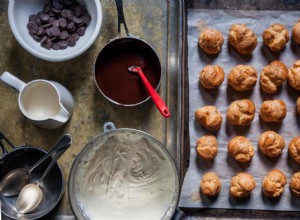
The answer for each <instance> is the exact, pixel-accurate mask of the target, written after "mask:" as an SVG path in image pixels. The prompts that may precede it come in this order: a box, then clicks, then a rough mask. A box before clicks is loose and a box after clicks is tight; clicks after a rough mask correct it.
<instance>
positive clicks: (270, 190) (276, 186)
mask: <svg viewBox="0 0 300 220" xmlns="http://www.w3.org/2000/svg"><path fill="white" fill-rule="evenodd" d="M285 184H286V176H285V175H284V173H283V172H281V171H280V170H271V171H270V172H269V173H268V174H267V175H266V176H265V177H264V179H263V186H262V187H263V194H264V195H265V196H267V197H269V198H275V197H279V196H280V195H281V193H283V191H284V185H285Z"/></svg>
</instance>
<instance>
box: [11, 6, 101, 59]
mask: <svg viewBox="0 0 300 220" xmlns="http://www.w3.org/2000/svg"><path fill="white" fill-rule="evenodd" d="M77 1H78V2H80V4H82V5H84V6H85V8H86V9H87V11H88V12H89V14H90V15H91V18H92V19H91V21H90V23H89V25H88V26H87V28H86V31H85V34H84V35H83V36H82V37H80V38H79V40H78V41H77V42H76V45H75V46H74V47H68V48H66V49H64V50H53V49H51V50H48V49H46V48H43V47H42V46H41V45H40V42H37V41H35V40H34V39H33V38H32V37H31V36H30V35H29V32H28V29H27V23H28V18H29V16H30V15H31V14H36V13H37V12H39V11H42V10H43V6H44V5H45V4H46V3H47V2H49V0H9V4H8V19H9V24H10V27H11V30H12V32H13V34H14V36H15V38H16V39H17V41H18V42H19V43H20V44H21V45H22V47H23V48H24V49H25V50H27V51H28V52H29V53H31V54H32V55H34V56H36V57H38V58H41V59H43V60H48V61H54V62H58V61H65V60H70V59H72V58H74V57H77V56H79V55H80V54H82V53H83V52H84V51H86V50H87V49H88V48H89V47H90V46H91V45H92V44H93V43H94V41H95V39H96V38H97V36H98V34H99V31H100V27H101V23H102V9H101V5H100V1H99V0H77Z"/></svg>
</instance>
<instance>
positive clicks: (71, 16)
mask: <svg viewBox="0 0 300 220" xmlns="http://www.w3.org/2000/svg"><path fill="white" fill-rule="evenodd" d="M67 13H68V15H67V17H68V19H69V20H70V21H73V17H74V13H73V11H71V10H68V12H67Z"/></svg>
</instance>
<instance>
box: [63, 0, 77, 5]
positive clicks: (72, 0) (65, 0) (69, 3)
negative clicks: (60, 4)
mask: <svg viewBox="0 0 300 220" xmlns="http://www.w3.org/2000/svg"><path fill="white" fill-rule="evenodd" d="M64 2H65V4H66V5H68V6H71V5H73V4H74V3H75V0H64Z"/></svg>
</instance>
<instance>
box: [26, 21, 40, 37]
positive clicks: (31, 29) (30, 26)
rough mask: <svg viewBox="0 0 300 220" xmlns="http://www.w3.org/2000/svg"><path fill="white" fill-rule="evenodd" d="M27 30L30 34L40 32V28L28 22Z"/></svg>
mask: <svg viewBox="0 0 300 220" xmlns="http://www.w3.org/2000/svg"><path fill="white" fill-rule="evenodd" d="M27 29H28V31H29V33H30V34H37V32H38V31H39V26H38V25H37V24H36V23H34V22H28V24H27Z"/></svg>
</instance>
